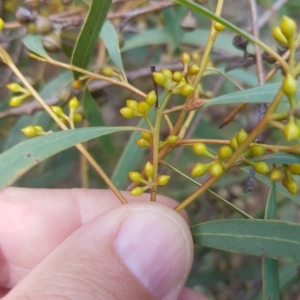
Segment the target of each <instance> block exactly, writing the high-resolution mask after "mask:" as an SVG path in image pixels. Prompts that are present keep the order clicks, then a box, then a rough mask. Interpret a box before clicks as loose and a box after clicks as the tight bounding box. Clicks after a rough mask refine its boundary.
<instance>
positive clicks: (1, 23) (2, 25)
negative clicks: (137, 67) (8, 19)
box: [0, 18, 5, 32]
mask: <svg viewBox="0 0 300 300" xmlns="http://www.w3.org/2000/svg"><path fill="white" fill-rule="evenodd" d="M4 26H5V23H4V21H3V19H1V18H0V32H1V31H2V30H3V29H4Z"/></svg>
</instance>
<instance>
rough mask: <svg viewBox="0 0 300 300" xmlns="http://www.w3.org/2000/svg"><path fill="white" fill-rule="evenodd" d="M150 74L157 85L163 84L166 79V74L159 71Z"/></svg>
mask: <svg viewBox="0 0 300 300" xmlns="http://www.w3.org/2000/svg"><path fill="white" fill-rule="evenodd" d="M152 76H153V80H154V82H155V83H156V84H158V85H161V86H164V84H165V83H166V81H167V78H166V76H165V75H164V74H162V73H160V72H153V73H152Z"/></svg>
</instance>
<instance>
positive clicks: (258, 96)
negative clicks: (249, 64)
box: [203, 80, 300, 107]
mask: <svg viewBox="0 0 300 300" xmlns="http://www.w3.org/2000/svg"><path fill="white" fill-rule="evenodd" d="M281 85H282V83H280V82H279V83H271V84H266V85H264V86H259V87H255V88H251V89H247V90H243V91H238V92H234V93H230V94H226V95H223V96H219V97H216V98H214V99H211V100H210V101H208V102H207V103H206V104H204V105H203V107H208V106H213V105H222V104H239V103H270V102H272V101H273V99H274V97H275V95H276V94H277V92H278V90H279V89H280V87H281ZM298 86H299V88H298V93H297V98H298V97H300V80H298ZM283 100H284V101H287V98H286V97H285V96H284V97H283Z"/></svg>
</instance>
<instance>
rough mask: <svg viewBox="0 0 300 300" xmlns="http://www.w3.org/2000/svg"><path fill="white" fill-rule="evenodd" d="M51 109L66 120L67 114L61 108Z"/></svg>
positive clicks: (54, 107)
mask: <svg viewBox="0 0 300 300" xmlns="http://www.w3.org/2000/svg"><path fill="white" fill-rule="evenodd" d="M50 108H51V109H52V111H53V112H54V113H55V114H56V115H57V116H58V117H60V118H64V117H65V113H64V111H63V110H62V108H61V107H59V106H50Z"/></svg>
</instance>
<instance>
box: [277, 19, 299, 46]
mask: <svg viewBox="0 0 300 300" xmlns="http://www.w3.org/2000/svg"><path fill="white" fill-rule="evenodd" d="M280 29H281V32H282V33H283V35H284V36H285V37H286V39H287V41H288V42H289V43H290V42H291V41H292V40H293V39H294V36H295V32H296V30H297V24H296V22H295V21H294V20H293V19H291V18H289V17H287V16H283V17H282V18H281V21H280Z"/></svg>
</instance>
